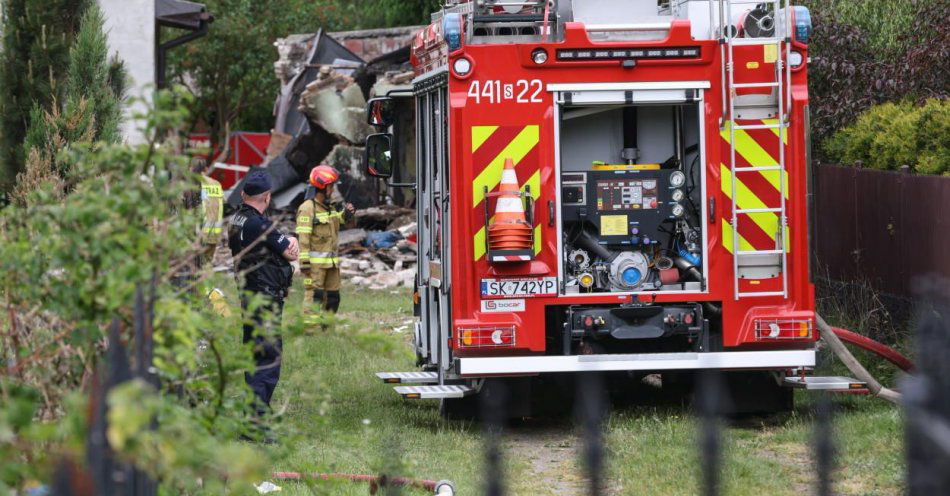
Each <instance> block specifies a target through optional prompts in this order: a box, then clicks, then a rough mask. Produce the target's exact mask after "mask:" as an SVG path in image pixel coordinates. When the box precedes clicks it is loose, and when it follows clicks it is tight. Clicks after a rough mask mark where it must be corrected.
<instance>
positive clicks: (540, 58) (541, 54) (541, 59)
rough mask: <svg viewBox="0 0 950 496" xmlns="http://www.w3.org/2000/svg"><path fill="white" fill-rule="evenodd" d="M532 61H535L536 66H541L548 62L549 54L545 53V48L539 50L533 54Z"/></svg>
mask: <svg viewBox="0 0 950 496" xmlns="http://www.w3.org/2000/svg"><path fill="white" fill-rule="evenodd" d="M531 60H533V61H534V63H535V64H538V65H541V64H543V63H545V62H547V61H548V52H546V51H544V49H543V48H538V49H537V50H535V51H533V52H531Z"/></svg>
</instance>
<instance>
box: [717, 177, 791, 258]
mask: <svg viewBox="0 0 950 496" xmlns="http://www.w3.org/2000/svg"><path fill="white" fill-rule="evenodd" d="M719 173H720V174H722V192H723V193H725V194H726V196H728V197H729V198H730V199H732V200H733V202H735V204H736V208H739V209H743V210H744V209H753V208H769V207H768V206H767V205H766V204H765V203H762V200H760V199H759V197H757V196H755V193H753V192H752V190H750V189H749V188H748V187H747V186H746V185H745V184H743V183H742V181H738V180H737V181H736V196H737V197H738V198H732V172H731V171H730V170H729V168H728V167H726V165H725V164H719ZM745 215H748V216H749V218H750V219H752V222H755V224H756V225H757V226H759V227H760V228H761V229H762V231H764V232H765V234H768V236H769V237H770V238H772V239H773V240H775V237H776V236H777V235H778V215H776V214H774V213H771V212H761V213H754V214H745Z"/></svg>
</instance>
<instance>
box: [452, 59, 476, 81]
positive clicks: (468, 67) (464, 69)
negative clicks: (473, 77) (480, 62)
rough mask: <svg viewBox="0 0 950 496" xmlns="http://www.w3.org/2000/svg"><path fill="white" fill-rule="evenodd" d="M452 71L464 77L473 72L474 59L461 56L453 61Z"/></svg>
mask: <svg viewBox="0 0 950 496" xmlns="http://www.w3.org/2000/svg"><path fill="white" fill-rule="evenodd" d="M452 72H454V73H455V75H456V76H457V77H460V78H464V77H465V76H468V75H469V73H471V72H472V61H471V60H469V59H468V58H466V57H459V58H457V59H455V62H452Z"/></svg>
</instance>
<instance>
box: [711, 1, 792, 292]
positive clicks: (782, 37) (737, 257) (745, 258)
mask: <svg viewBox="0 0 950 496" xmlns="http://www.w3.org/2000/svg"><path fill="white" fill-rule="evenodd" d="M718 2H719V26H720V30H719V38H720V41H721V42H720V51H721V57H722V76H723V79H724V80H725V82H726V84H724V85H723V88H722V93H723V94H722V97H723V119H722V122H721V126H722V129H723V130H725V128H726V126H728V131H729V170H730V173H731V178H730V179H731V181H730V182H731V188H732V199H733V201H732V249H733V258H732V260H733V290H734V294H735V299H736V300H738V299H740V298H749V297H764V296H782V297H783V298H784V297H787V296H788V278H787V276H786V274H787V268H788V250H787V249H786V240H785V237H786V225H787V216H786V208H785V184H786V171H785V142H786V139H787V136H788V117H789V116H788V110H789V109H790V108H791V91H786V89H787V88H790V87H791V70H790V68H789V67H788V64H786V63H785V61H786V60H788V55H789V53H788V52H789V51H790V46H791V43H790V42H789V38H788V37H789V36H790V34H791V32H792V30H791V16H790V15H789V11H790V8H789V7H790V6H789V0H771V1H762V0H718ZM763 4H764V5H769V6H771V7H772V15H773V22H774V26H775V27H774V32H773V35H772V37H769V38H737V37H736V35H737V33H736V31H737V28H734V27H733V26H734V24H733V23H732V22H731V19H732V18H733V10H732V9H733V6H742V5H745V6H755V5H763ZM783 9H784V10H783ZM780 11H782V12H784V15H782V16H781V17H782V20H783V22H781V23H779V22H778V17H779V12H780ZM783 43H784V51H785V53H784V54H782V51H783V50H782V49H783ZM737 46H762V47H767V46H774V47H775V54H776V61H775V79H774V80H773V81H761V82H752V83H736V82H735V63H734V61H735V51H734V48H735V47H737ZM783 55H784V56H783ZM742 88H769V89H771V90H772V92H773V94H774V95H775V97H774V104H772V105H774V106H775V107H776V112H775V122H776V123H775V124H750V125H739V124H737V123H736V121H737V120H738V119H737V115H736V100H737V94H736V93H737V92H736V90H737V89H742ZM750 96H751V95H750ZM756 129H777V130H778V133H777V135H776V136H775V139H777V140H778V145H779V146H778V149H779V159H778V164H776V165H769V166H755V165H754V164H753V166H752V167H736V131H744V130H756ZM770 139H771V138H770ZM767 171H777V172H778V183H779V206H777V207H774V206H771V205H767V207H768V208H751V209H750V208H747V209H742V208H739V206H738V204H739V202H738V201H737V199H736V184H737V182H738V181H739V180H740V178H741V177H742V176H743V175H746V174H758V173H760V172H767ZM761 213H774V214H776V215H777V216H778V222H777V230H776V231H777V232H776V236H775V247H774V248H773V249H771V250H742V246H741V245H740V234H739V222H740V219H741V217H740V215H743V214H753V215H754V214H761ZM745 222H752V220H751V219H749V218H748V217H747V218H746V220H745ZM776 270H777V271H778V273H776ZM774 277H780V278H781V279H782V290H781V291H775V290H766V291H748V290H747V291H744V292H743V291H740V289H739V281H740V279H744V278H749V279H764V278H774Z"/></svg>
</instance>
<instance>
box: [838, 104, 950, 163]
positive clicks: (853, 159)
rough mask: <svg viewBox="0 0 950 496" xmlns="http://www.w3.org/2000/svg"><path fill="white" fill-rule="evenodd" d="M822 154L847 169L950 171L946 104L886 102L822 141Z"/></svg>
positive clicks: (949, 108) (949, 116) (949, 113)
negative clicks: (918, 104) (856, 166)
mask: <svg viewBox="0 0 950 496" xmlns="http://www.w3.org/2000/svg"><path fill="white" fill-rule="evenodd" d="M824 151H825V153H827V154H828V156H829V157H830V158H831V159H833V160H835V161H837V162H839V163H842V164H845V165H855V164H860V165H861V166H863V167H868V168H872V169H879V170H896V169H897V168H899V167H901V166H902V165H909V166H910V167H911V168H912V169H913V170H915V171H916V172H919V173H922V174H945V173H948V172H950V100H945V99H937V98H934V99H930V100H928V101H927V102H926V103H925V104H924V105H922V106H914V105H911V104H910V103H906V102H902V103H897V104H895V103H885V104H883V105H878V106H875V107H872V108H871V109H870V110H868V111H867V112H864V113H863V114H861V115H860V116H859V117H858V119H857V120H856V121H855V122H854V124H852V125H850V126H847V127H845V128H842V129H841V130H839V131H838V132H836V133H835V134H834V135H832V137H831V138H830V139H829V140H828V141H827V142H826V143H825V149H824Z"/></svg>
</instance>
